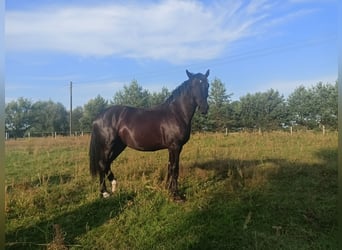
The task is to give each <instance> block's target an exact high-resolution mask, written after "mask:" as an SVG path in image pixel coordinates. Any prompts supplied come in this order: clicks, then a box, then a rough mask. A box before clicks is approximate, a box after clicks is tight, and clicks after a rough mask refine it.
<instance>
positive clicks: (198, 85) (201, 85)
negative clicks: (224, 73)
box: [186, 69, 209, 114]
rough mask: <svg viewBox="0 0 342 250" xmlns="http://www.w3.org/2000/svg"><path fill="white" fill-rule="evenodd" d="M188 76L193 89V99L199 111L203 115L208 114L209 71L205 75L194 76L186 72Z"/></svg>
mask: <svg viewBox="0 0 342 250" xmlns="http://www.w3.org/2000/svg"><path fill="white" fill-rule="evenodd" d="M186 74H187V75H188V77H189V81H190V84H191V88H192V95H193V98H194V100H195V102H196V104H197V106H198V110H199V111H200V112H201V113H202V114H206V113H207V112H208V109H209V105H208V101H207V98H208V90H209V83H208V76H209V69H208V70H207V72H206V73H205V74H202V73H197V74H193V73H190V72H189V71H188V70H186Z"/></svg>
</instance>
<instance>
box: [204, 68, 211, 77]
mask: <svg viewBox="0 0 342 250" xmlns="http://www.w3.org/2000/svg"><path fill="white" fill-rule="evenodd" d="M209 73H210V71H209V69H208V70H207V72H206V73H205V77H207V78H208V76H209Z"/></svg>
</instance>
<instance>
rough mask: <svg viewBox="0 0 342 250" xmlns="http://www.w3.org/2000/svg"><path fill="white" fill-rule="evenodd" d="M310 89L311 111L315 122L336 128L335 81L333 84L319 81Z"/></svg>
mask: <svg viewBox="0 0 342 250" xmlns="http://www.w3.org/2000/svg"><path fill="white" fill-rule="evenodd" d="M310 91H311V95H312V99H311V100H312V106H311V107H312V109H313V110H312V112H313V113H314V115H315V120H316V121H317V123H319V124H321V125H324V126H330V127H334V128H337V113H338V107H337V106H338V91H337V82H336V83H335V84H334V85H332V84H323V83H322V82H319V83H317V84H316V85H315V86H314V87H312V88H311V89H310Z"/></svg>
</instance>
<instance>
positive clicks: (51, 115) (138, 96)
mask: <svg viewBox="0 0 342 250" xmlns="http://www.w3.org/2000/svg"><path fill="white" fill-rule="evenodd" d="M170 94H171V92H170V91H169V90H168V89H167V88H165V87H164V88H162V90H161V91H160V92H152V93H151V92H149V91H148V90H146V89H144V88H143V87H142V86H140V85H139V84H138V82H137V81H136V80H133V81H132V82H131V83H130V84H129V85H125V86H124V87H123V89H122V90H119V91H117V92H116V93H115V94H114V96H113V98H112V99H111V100H109V101H108V100H105V99H104V98H103V97H101V96H100V95H98V96H97V97H95V98H94V99H91V100H89V101H88V102H87V103H86V104H85V105H84V106H83V107H76V108H75V109H73V110H72V121H71V125H72V131H73V133H78V132H90V131H91V124H92V121H93V120H94V118H95V117H96V115H98V114H99V113H100V112H101V111H103V110H104V109H106V108H107V107H109V106H111V105H131V106H136V107H143V108H149V107H153V106H155V105H158V104H160V103H162V102H163V101H164V100H166V98H167V97H168V96H169V95H170ZM232 95H233V94H232V93H227V90H226V88H225V84H224V83H223V82H222V81H221V80H220V79H218V78H215V79H214V80H213V81H212V82H211V83H210V90H209V97H208V102H209V112H208V114H207V115H206V116H202V115H199V114H197V113H195V116H194V118H193V121H192V131H226V130H229V131H239V130H255V129H257V130H278V129H286V128H288V127H289V126H291V127H294V128H296V129H318V128H319V127H321V126H325V127H326V128H331V129H337V112H338V109H337V106H338V105H337V103H338V100H337V98H338V91H337V81H336V82H335V84H331V83H326V84H324V83H322V82H318V83H317V84H316V85H314V86H312V87H304V86H302V85H301V86H299V87H297V88H296V89H295V90H294V91H293V92H292V93H291V94H290V95H289V96H288V97H287V98H285V97H284V95H282V94H280V93H279V92H278V91H277V90H274V89H269V90H267V91H265V92H257V93H253V94H250V93H248V94H246V95H245V96H242V97H240V98H239V100H237V101H232ZM5 114H6V118H5V128H6V133H7V134H8V135H9V137H12V138H18V137H24V136H27V135H28V134H30V135H32V136H44V135H46V134H52V133H55V132H56V133H58V134H64V135H67V134H69V129H70V127H69V126H70V122H69V117H70V113H69V111H67V110H66V108H65V107H64V106H63V105H62V104H61V103H59V102H57V103H56V102H53V101H51V100H49V101H37V102H32V101H31V100H29V99H26V98H24V97H20V98H18V99H17V100H14V101H11V102H9V103H7V104H6V107H5Z"/></svg>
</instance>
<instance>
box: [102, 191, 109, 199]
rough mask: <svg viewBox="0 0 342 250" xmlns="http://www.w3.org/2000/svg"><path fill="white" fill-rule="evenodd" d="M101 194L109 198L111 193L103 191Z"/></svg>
mask: <svg viewBox="0 0 342 250" xmlns="http://www.w3.org/2000/svg"><path fill="white" fill-rule="evenodd" d="M101 196H102V198H105V199H106V198H108V197H109V196H110V193H108V192H103V193H102V194H101Z"/></svg>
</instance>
